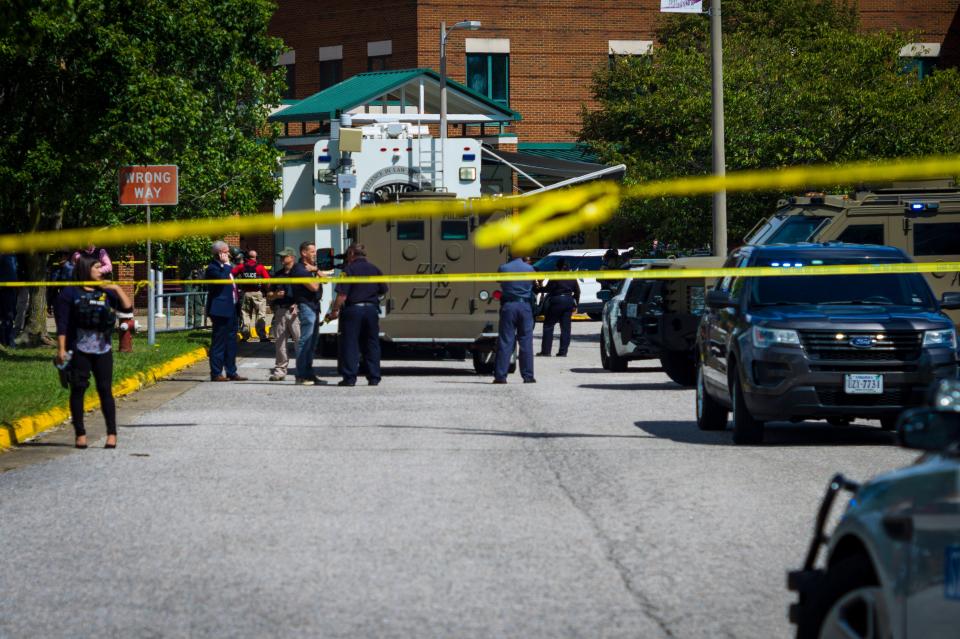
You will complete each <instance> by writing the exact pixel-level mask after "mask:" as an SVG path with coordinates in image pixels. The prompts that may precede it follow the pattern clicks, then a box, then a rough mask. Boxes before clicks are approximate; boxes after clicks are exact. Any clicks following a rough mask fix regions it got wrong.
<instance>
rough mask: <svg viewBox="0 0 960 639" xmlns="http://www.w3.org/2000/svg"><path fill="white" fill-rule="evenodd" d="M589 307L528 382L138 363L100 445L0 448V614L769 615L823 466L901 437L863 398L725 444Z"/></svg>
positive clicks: (575, 621) (904, 459) (422, 624)
mask: <svg viewBox="0 0 960 639" xmlns="http://www.w3.org/2000/svg"><path fill="white" fill-rule="evenodd" d="M598 329H599V324H597V323H581V324H576V325H575V332H576V335H575V341H574V344H573V347H572V348H571V351H570V357H568V358H566V359H557V358H551V359H540V358H538V359H537V362H536V364H537V371H536V375H537V379H538V380H539V383H538V384H536V385H524V384H521V383H520V379H519V375H517V376H515V377H511V380H510V384H509V385H507V386H494V385H491V384H490V383H489V381H490V380H489V379H486V378H478V377H477V376H475V375H473V374H472V371H471V370H470V365H469V364H468V363H466V362H444V363H440V364H428V363H387V364H386V366H385V368H384V380H383V383H382V384H381V385H380V386H379V387H377V388H368V387H366V386H363V385H362V382H361V385H358V386H356V387H355V388H337V387H330V386H320V387H296V386H293V384H292V382H289V383H271V382H268V381H266V378H267V375H268V374H269V371H268V367H269V365H270V363H271V359H272V358H271V357H269V355H268V353H267V352H266V348H267V347H266V346H264V347H261V348H259V349H257V348H256V347H254V348H253V349H252V350H254V351H257V350H259V356H258V354H257V353H253V355H254V356H252V357H248V358H246V359H244V360H243V363H242V368H241V371H242V373H243V374H246V375H249V376H250V377H251V381H250V382H247V383H238V384H211V383H195V380H200V379H203V373H204V371H203V369H202V367H201V368H200V369H199V370H194V371H192V372H190V373H188V374H185V375H182V376H180V377H179V378H178V379H176V380H172V381H168V382H164V383H163V384H161V385H160V387H161V390H160V391H157V392H161V393H162V392H167V393H168V395H167V396H165V397H164V398H163V399H162V401H157V402H154V403H153V404H150V403H149V402H148V403H147V404H146V405H145V406H146V407H145V408H144V409H143V410H142V411H139V412H138V413H136V416H135V417H131V418H128V419H127V420H125V421H122V422H121V423H122V424H123V426H122V427H121V430H120V444H119V445H120V447H119V448H118V450H116V451H106V450H103V449H101V448H91V449H89V450H86V451H72V450H69V449H61V450H59V451H58V452H57V454H55V455H48V456H46V457H43V458H42V460H41V461H38V462H31V463H28V464H26V465H23V466H22V467H20V468H16V469H14V470H10V471H8V472H4V473H2V474H0V540H2V541H3V554H2V555H0V636H2V637H39V636H43V637H63V636H116V637H184V636H194V637H205V636H211V637H212V636H217V637H221V636H231V637H264V636H305V637H306V636H310V637H313V636H324V637H357V636H375V637H490V636H496V637H620V636H624V637H737V638H744V637H762V638H765V639H766V638H770V637H784V636H787V635H788V634H790V632H791V627H790V626H789V625H788V623H787V621H786V608H787V605H788V603H789V601H790V594H789V593H788V592H787V591H786V588H785V572H786V570H787V569H788V568H791V567H796V566H798V565H799V563H800V562H801V561H802V558H803V554H804V551H805V549H806V544H807V542H808V540H809V537H810V531H811V526H812V522H813V518H814V514H815V510H816V507H817V505H818V503H819V499H820V497H821V495H822V493H823V490H824V488H825V486H826V483H827V481H828V479H829V478H830V476H831V475H832V474H833V473H834V472H836V471H843V472H845V473H848V474H849V475H850V476H851V477H853V478H857V479H862V478H865V477H867V476H869V475H873V474H876V473H878V472H881V471H884V470H887V469H892V468H894V467H897V466H902V465H904V464H906V463H909V462H910V461H911V459H912V458H913V457H914V456H915V455H914V454H912V453H909V452H907V451H904V450H902V449H899V448H896V447H895V446H894V445H893V444H892V439H891V437H890V436H889V435H887V434H886V433H883V432H881V431H880V430H879V427H878V426H877V425H876V424H875V423H874V424H869V423H864V424H863V425H856V426H852V427H847V428H839V429H838V428H831V427H828V426H827V425H826V424H825V423H808V424H803V425H791V424H782V425H774V426H773V427H772V428H771V429H770V433H769V436H768V440H769V443H768V444H766V445H764V446H758V447H736V446H734V445H733V444H732V442H731V438H730V433H729V432H727V433H701V432H699V431H698V430H697V428H696V425H695V424H694V421H693V393H692V391H689V390H684V389H681V388H679V387H678V386H676V385H675V384H673V383H671V382H670V381H669V380H668V379H667V377H666V376H665V375H664V374H663V373H662V372H661V371H660V370H659V369H658V368H657V367H656V366H655V364H654V363H652V362H651V363H647V364H637V363H634V364H632V365H631V368H630V371H629V372H626V373H607V372H605V371H603V370H602V369H601V368H600V366H599V353H598V343H597V340H596V338H595V336H594V334H595V333H596V331H597V330H598ZM319 364H320V365H321V366H322V368H321V370H322V372H323V373H325V374H326V375H327V379H328V380H330V382H331V383H332V384H335V382H336V378H335V376H334V370H333V368H332V367H331V364H332V362H329V361H323V360H321V361H319ZM177 385H179V386H177ZM164 388H166V389H167V390H166V391H164V390H163V389H164ZM170 388H174V389H175V392H170V391H169V389H170ZM182 388H187V390H186V391H185V392H181V390H180V389H182ZM121 414H122V415H123V414H124V413H121ZM127 414H130V413H129V411H128V413H127ZM94 443H95V444H96V445H97V446H102V440H101V441H100V442H94ZM41 444H42V442H41ZM17 454H20V453H19V452H14V453H8V455H17Z"/></svg>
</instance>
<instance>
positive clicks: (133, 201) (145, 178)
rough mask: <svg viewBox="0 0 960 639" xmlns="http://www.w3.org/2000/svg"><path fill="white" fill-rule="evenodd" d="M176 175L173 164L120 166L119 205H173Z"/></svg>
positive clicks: (177, 198)
mask: <svg viewBox="0 0 960 639" xmlns="http://www.w3.org/2000/svg"><path fill="white" fill-rule="evenodd" d="M178 175H179V173H178V167H177V166H176V165H175V164H157V165H144V166H123V167H120V198H119V200H120V206H145V205H150V206H175V205H176V204H177V203H178V202H179V201H180V188H179V185H178Z"/></svg>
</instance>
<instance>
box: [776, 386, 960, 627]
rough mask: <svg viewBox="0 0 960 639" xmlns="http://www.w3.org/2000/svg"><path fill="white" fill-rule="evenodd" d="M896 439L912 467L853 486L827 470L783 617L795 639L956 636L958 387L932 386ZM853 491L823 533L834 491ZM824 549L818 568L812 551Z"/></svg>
mask: <svg viewBox="0 0 960 639" xmlns="http://www.w3.org/2000/svg"><path fill="white" fill-rule="evenodd" d="M897 432H898V436H899V439H900V445H901V446H904V447H905V448H911V449H916V450H922V451H924V455H922V456H921V457H920V458H919V459H918V460H917V461H916V463H915V464H913V465H912V466H908V467H906V468H901V469H899V470H895V471H893V472H890V473H886V474H883V475H880V476H879V477H875V478H874V479H872V480H871V481H869V482H867V483H865V484H863V485H859V484H857V483H855V482H852V481H849V480H848V479H846V478H845V477H844V476H843V475H836V476H835V477H834V478H833V479H832V480H831V481H830V485H829V487H828V489H827V493H826V495H825V497H824V499H823V502H822V503H821V505H820V510H819V512H818V514H817V519H816V524H815V528H814V534H813V540H812V541H811V543H810V549H809V551H808V552H807V557H806V560H805V561H804V565H803V568H801V569H800V570H796V571H792V572H790V573H789V574H788V578H787V584H788V587H789V589H790V590H791V591H794V592H797V593H798V601H797V602H796V603H794V604H793V605H791V606H790V613H789V616H790V621H791V622H792V623H794V624H796V626H797V635H796V636H797V638H798V639H816V638H821V639H832V638H833V637H863V638H878V639H879V638H883V639H886V638H891V639H907V638H908V637H911V638H912V637H922V638H927V637H929V638H930V639H933V638H935V637H944V638H945V637H956V636H957V634H958V627H960V626H958V624H960V510H958V503H957V487H958V486H960V383H958V382H957V381H956V380H945V381H942V382H940V383H939V384H937V385H936V386H935V391H934V392H933V393H932V394H931V401H930V406H929V407H927V408H914V409H911V410H909V411H906V412H905V413H904V414H903V416H902V417H901V418H900V421H899V423H898V425H897ZM841 490H845V491H848V492H850V493H852V497H851V499H850V501H849V503H848V505H847V509H846V512H845V513H844V514H843V517H842V518H841V519H840V523H839V524H837V527H836V528H835V529H834V530H833V532H831V533H830V535H829V536H828V535H826V534H825V525H826V522H827V519H828V517H829V515H830V510H831V507H832V505H833V501H834V499H835V498H836V495H837V493H838V492H839V491H841ZM824 546H825V548H826V552H825V557H826V558H825V560H824V561H823V563H822V564H821V565H820V566H819V567H818V565H817V564H818V561H817V559H818V555H819V554H820V551H821V548H822V547H824Z"/></svg>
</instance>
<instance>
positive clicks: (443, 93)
mask: <svg viewBox="0 0 960 639" xmlns="http://www.w3.org/2000/svg"><path fill="white" fill-rule="evenodd" d="M446 141H447V23H446V22H441V23H440V148H443V143H444V142H446Z"/></svg>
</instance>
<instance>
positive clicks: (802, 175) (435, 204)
mask: <svg viewBox="0 0 960 639" xmlns="http://www.w3.org/2000/svg"><path fill="white" fill-rule="evenodd" d="M950 175H954V176H956V175H960V155H953V156H944V157H926V158H912V159H900V160H892V161H891V160H888V161H882V162H859V163H852V164H846V165H839V166H803V167H789V168H783V169H773V170H762V171H743V172H736V173H730V174H727V175H724V176H714V175H704V176H694V177H683V178H677V179H669V180H658V181H651V182H644V183H640V184H634V185H627V186H620V185H617V184H615V183H613V182H609V181H601V182H596V183H592V184H587V185H585V186H580V187H571V188H569V189H563V190H558V191H547V192H544V193H539V194H536V195H530V196H524V195H515V196H509V197H503V198H480V199H476V200H470V201H462V200H452V201H417V202H404V203H397V204H384V205H379V206H365V207H358V208H354V209H350V210H349V211H295V212H286V213H284V214H283V216H282V217H275V216H274V215H273V214H272V213H266V214H258V215H244V216H242V217H232V218H207V219H193V220H176V221H169V222H160V223H157V224H152V225H150V226H149V227H148V226H147V225H146V224H136V225H127V226H117V227H110V228H106V229H102V228H82V229H67V230H61V231H44V232H37V233H26V234H13V235H0V253H22V252H31V251H44V250H56V249H58V248H65V247H76V246H86V245H88V244H95V245H96V246H121V245H124V244H131V243H134V242H142V241H145V240H146V239H148V238H150V239H152V240H154V241H169V240H176V239H179V238H182V237H188V236H210V237H214V236H220V235H222V234H223V231H224V226H228V228H229V230H230V231H232V232H234V233H258V232H271V231H275V230H278V229H295V228H303V227H308V226H312V225H315V224H318V225H334V224H340V223H342V222H345V223H349V224H367V223H370V222H377V221H395V220H403V219H418V218H426V217H466V216H470V215H488V214H493V213H497V212H504V211H512V210H515V211H518V214H517V215H513V216H507V217H505V218H504V219H503V220H498V221H495V222H491V223H489V224H486V225H484V226H482V227H481V228H480V229H478V230H477V233H476V234H475V236H474V242H475V243H476V244H477V246H479V247H481V248H494V247H496V246H500V245H510V246H511V247H512V249H513V250H514V252H515V253H525V252H530V251H532V249H534V248H536V247H538V246H542V245H543V244H546V243H548V242H550V241H553V240H555V239H558V238H562V237H565V236H567V235H570V234H571V233H575V232H577V231H579V230H582V229H584V228H589V227H593V226H596V225H598V224H602V223H603V222H606V221H607V220H609V219H610V218H611V217H612V216H613V214H614V213H615V212H616V210H617V207H618V206H619V204H620V202H621V201H622V199H625V198H626V199H633V198H659V197H669V196H694V195H706V194H708V193H714V192H719V191H727V192H746V191H777V190H781V191H789V190H796V189H810V188H814V187H826V186H834V185H840V184H856V183H862V182H890V181H896V180H916V179H924V178H937V177H943V176H950Z"/></svg>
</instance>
